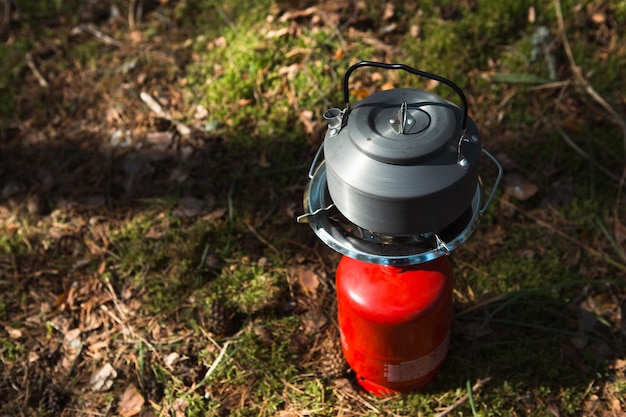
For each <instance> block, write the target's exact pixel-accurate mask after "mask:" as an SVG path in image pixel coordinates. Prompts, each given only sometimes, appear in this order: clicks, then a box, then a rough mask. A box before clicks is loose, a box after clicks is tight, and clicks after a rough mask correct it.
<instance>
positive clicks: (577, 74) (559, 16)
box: [554, 0, 626, 152]
mask: <svg viewBox="0 0 626 417" xmlns="http://www.w3.org/2000/svg"><path fill="white" fill-rule="evenodd" d="M554 8H555V12H556V20H557V23H558V25H559V32H560V34H561V40H562V42H563V49H564V50H565V55H567V60H568V61H569V64H570V67H571V69H572V74H574V78H575V79H576V81H577V82H578V83H580V85H582V86H583V88H584V89H585V92H587V94H589V95H590V96H591V98H593V99H594V100H595V101H596V102H597V103H598V104H599V105H600V106H601V107H602V108H603V109H604V110H606V111H607V112H608V113H609V114H610V115H611V116H612V117H613V119H614V120H615V122H616V123H617V124H618V125H619V126H620V127H621V128H622V135H623V137H624V151H625V152H626V121H624V119H623V118H622V117H621V116H620V115H619V113H617V111H615V109H614V108H613V107H612V106H611V105H610V104H609V103H608V102H607V101H606V100H605V99H604V98H603V97H602V96H601V95H600V94H598V92H597V91H596V90H595V89H594V88H593V87H592V86H591V84H590V83H589V81H587V80H586V79H585V77H584V76H583V75H582V71H581V69H580V67H579V66H578V65H576V61H575V60H574V54H573V53H572V49H571V48H570V45H569V41H568V40H567V35H566V33H565V23H564V22H563V12H562V10H561V1H560V0H555V1H554Z"/></svg>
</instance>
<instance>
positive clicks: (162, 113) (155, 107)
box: [139, 91, 191, 136]
mask: <svg viewBox="0 0 626 417" xmlns="http://www.w3.org/2000/svg"><path fill="white" fill-rule="evenodd" d="M139 98H141V100H142V101H143V102H144V103H146V105H147V106H148V107H149V108H150V110H152V111H153V112H155V113H156V114H158V115H159V117H162V118H164V119H167V120H170V121H172V122H174V124H175V126H176V130H178V132H179V133H180V134H181V135H183V136H187V135H189V134H190V133H191V129H190V128H189V126H187V125H186V124H184V123H181V122H177V121H175V120H173V119H172V116H171V115H170V114H169V112H167V111H166V110H164V109H163V107H161V105H160V104H159V103H158V102H157V101H156V100H155V99H154V98H153V97H152V96H151V95H150V94H148V93H146V92H145V91H142V92H141V93H139Z"/></svg>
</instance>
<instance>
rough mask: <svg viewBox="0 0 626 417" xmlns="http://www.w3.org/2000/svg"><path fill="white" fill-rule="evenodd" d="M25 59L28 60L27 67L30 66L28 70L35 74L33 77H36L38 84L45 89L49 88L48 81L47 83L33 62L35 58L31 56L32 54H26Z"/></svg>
mask: <svg viewBox="0 0 626 417" xmlns="http://www.w3.org/2000/svg"><path fill="white" fill-rule="evenodd" d="M25 59H26V65H28V68H30V70H31V71H32V72H33V75H34V76H35V78H37V82H38V83H39V85H40V86H42V87H43V88H48V81H46V79H45V77H44V76H43V75H42V74H41V72H39V70H38V69H37V66H36V65H35V61H33V56H32V55H31V53H30V52H27V53H26V57H25Z"/></svg>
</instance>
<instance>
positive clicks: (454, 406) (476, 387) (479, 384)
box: [436, 377, 491, 417]
mask: <svg viewBox="0 0 626 417" xmlns="http://www.w3.org/2000/svg"><path fill="white" fill-rule="evenodd" d="M490 380H491V377H487V378H483V379H479V380H477V381H476V383H475V384H474V385H473V386H472V389H471V392H476V391H478V390H480V389H481V388H482V387H483V386H484V385H485V384H486V383H487V382H489V381H490ZM468 399H469V392H468V393H467V394H463V395H462V396H461V398H459V399H458V400H456V401H455V402H454V404H452V405H450V406H449V407H448V408H446V409H445V410H443V411H442V412H440V413H439V414H437V416H436V417H444V416H447V415H448V414H450V413H451V412H453V411H454V410H456V409H457V408H459V407H460V406H461V405H463V403H464V402H465V401H467V400H468Z"/></svg>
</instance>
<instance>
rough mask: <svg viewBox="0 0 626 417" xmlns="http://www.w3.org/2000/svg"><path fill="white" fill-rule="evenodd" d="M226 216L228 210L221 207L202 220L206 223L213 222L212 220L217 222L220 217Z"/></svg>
mask: <svg viewBox="0 0 626 417" xmlns="http://www.w3.org/2000/svg"><path fill="white" fill-rule="evenodd" d="M224 214H226V208H225V207H221V208H218V209H215V210H213V211H212V212H210V213H209V214H207V215H205V216H202V220H204V221H207V222H209V221H212V220H217V219H219V218H220V217H222V216H223V215H224Z"/></svg>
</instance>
